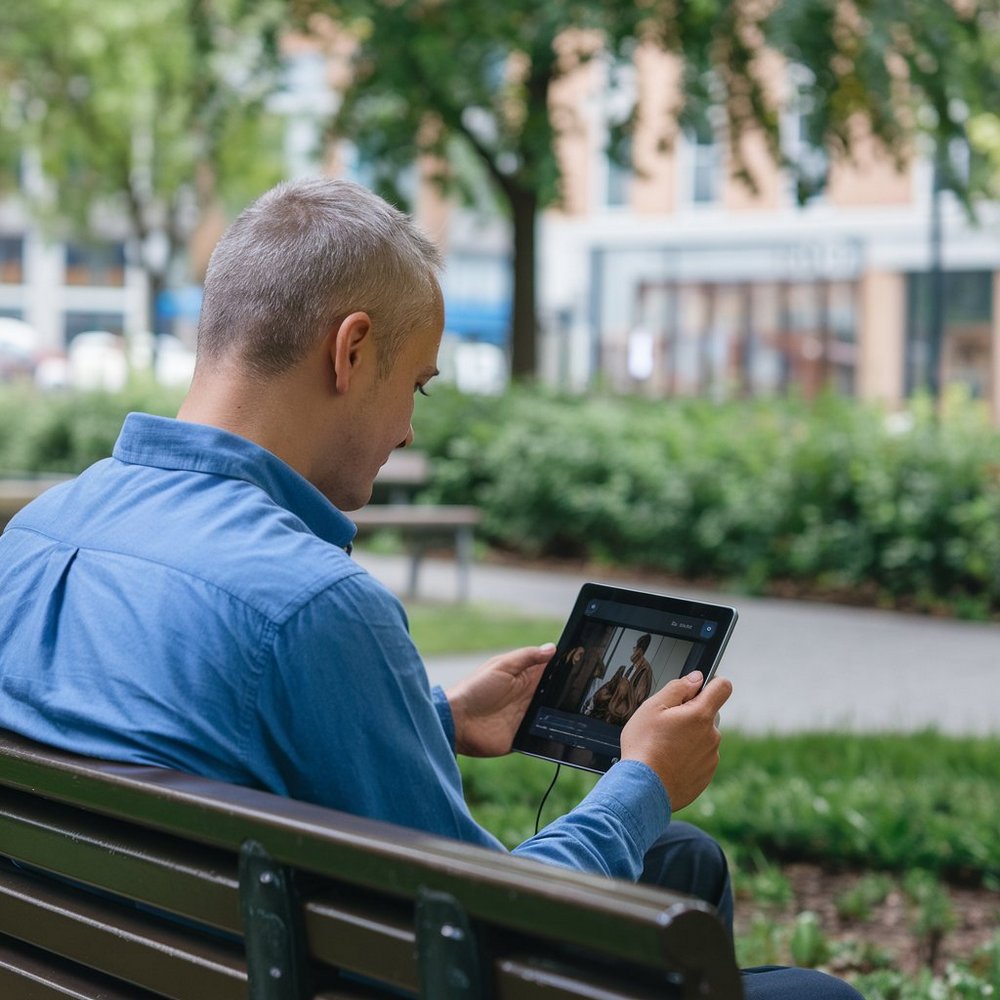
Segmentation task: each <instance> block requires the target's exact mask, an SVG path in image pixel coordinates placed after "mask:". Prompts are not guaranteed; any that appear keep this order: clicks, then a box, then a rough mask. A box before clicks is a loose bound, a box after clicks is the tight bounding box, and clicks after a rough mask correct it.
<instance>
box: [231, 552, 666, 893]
mask: <svg viewBox="0 0 1000 1000" xmlns="http://www.w3.org/2000/svg"><path fill="white" fill-rule="evenodd" d="M255 718H256V719H257V720H258V722H257V732H256V735H255V739H254V740H253V744H252V746H251V748H250V750H249V753H250V755H251V757H252V762H251V763H252V764H253V765H254V766H256V768H257V769H258V771H259V772H260V779H259V780H261V782H262V783H263V784H264V787H273V788H275V790H278V791H281V792H282V793H284V794H287V795H290V796H292V797H294V798H300V799H304V800H306V801H311V802H316V803H319V804H321V805H326V806H329V807H331V808H334V809H340V810H343V811H346V812H351V813H354V814H357V815H362V816H368V817H371V818H373V819H379V820H384V821H387V822H390V823H396V824H399V825H402V826H407V827H411V828H414V829H417V830H422V831H426V832H428V833H432V834H436V835H439V836H444V837H451V838H455V839H458V840H462V841H465V842H467V843H473V844H479V845H481V846H485V847H489V848H492V849H494V850H503V847H502V845H501V844H500V842H499V841H498V840H497V839H496V837H494V836H493V835H492V834H491V833H489V831H487V830H485V829H484V828H483V827H481V826H480V825H479V824H478V823H476V821H475V820H474V819H473V817H472V815H471V813H470V812H469V808H468V806H467V804H466V802H465V799H464V795H463V790H462V779H461V774H460V772H459V769H458V764H457V761H456V759H455V753H454V722H453V720H452V717H451V710H450V708H449V707H448V703H447V699H446V697H445V695H444V692H443V691H442V690H441V689H440V688H436V689H435V690H434V691H432V690H431V687H430V684H429V682H428V679H427V673H426V670H425V668H424V665H423V662H422V661H421V659H420V655H419V653H418V652H417V650H416V648H415V647H414V645H413V642H412V640H411V639H410V636H409V633H408V631H407V628H406V618H405V613H404V611H403V608H402V606H401V605H400V603H399V602H398V600H397V599H396V598H395V597H394V596H393V595H392V594H390V593H389V592H388V591H387V590H385V588H384V587H382V585H381V584H379V583H378V582H377V581H375V580H374V579H373V578H371V577H370V576H368V575H367V574H365V573H363V571H359V573H357V574H355V575H351V576H348V577H345V578H343V579H341V580H339V581H338V582H337V583H335V584H334V585H332V586H331V587H329V588H327V590H325V591H323V592H322V593H320V594H319V595H317V596H316V597H315V598H313V599H311V600H310V601H308V602H307V603H306V604H305V605H304V606H303V607H302V608H300V609H297V610H296V611H295V612H294V613H293V614H291V615H290V617H289V618H288V620H287V621H285V622H284V623H282V624H281V626H280V627H278V628H277V629H276V632H275V636H274V640H273V647H272V656H271V657H270V661H269V663H267V665H266V666H265V668H264V669H263V671H262V675H261V677H260V681H259V684H258V688H257V698H256V704H255ZM669 818H670V805H669V801H668V799H667V796H666V793H665V792H664V790H663V786H662V784H661V783H660V781H659V779H658V778H657V777H656V775H655V774H654V773H653V772H652V771H651V770H649V769H648V768H646V767H645V765H643V764H639V763H637V762H634V761H628V762H623V763H619V764H617V765H615V767H613V768H612V769H611V770H610V771H609V772H608V774H607V775H605V776H604V777H603V778H602V779H601V781H600V782H598V784H597V785H596V786H595V788H594V789H593V790H592V791H591V793H590V794H589V795H588V796H587V797H586V798H585V799H584V800H583V802H582V803H581V804H580V805H579V806H578V807H577V808H576V809H574V810H573V811H572V812H570V813H569V814H568V815H566V816H564V817H562V818H561V819H560V820H557V821H556V822H555V823H552V824H551V825H550V826H548V827H547V828H546V829H545V830H543V831H542V832H541V833H540V834H538V835H537V836H535V837H533V838H531V839H530V840H528V841H526V842H525V843H524V844H522V845H520V846H519V847H518V848H517V849H516V851H515V853H516V854H517V855H519V856H521V857H529V858H534V859H536V860H539V861H543V862H546V863H550V864H558V865H562V866H565V867H569V868H575V869H577V870H581V871H589V872H598V873H603V874H605V875H609V876H616V877H621V878H628V879H635V878H637V877H638V875H639V873H640V872H641V870H642V859H643V857H644V855H645V853H646V851H647V850H648V849H649V848H650V847H651V846H652V844H653V843H654V842H655V841H656V839H657V838H658V837H659V836H660V835H661V834H662V833H663V831H664V830H665V829H666V826H667V824H668V822H669Z"/></svg>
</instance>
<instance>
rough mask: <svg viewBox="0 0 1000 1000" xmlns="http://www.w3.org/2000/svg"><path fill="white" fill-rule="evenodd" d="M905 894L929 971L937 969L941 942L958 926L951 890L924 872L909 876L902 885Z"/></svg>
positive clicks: (913, 925)
mask: <svg viewBox="0 0 1000 1000" xmlns="http://www.w3.org/2000/svg"><path fill="white" fill-rule="evenodd" d="M903 890H904V892H905V893H906V895H907V896H908V897H909V899H910V902H911V904H912V906H913V916H912V921H911V926H912V928H913V933H914V934H916V935H917V937H918V939H919V940H920V941H921V943H922V945H923V949H924V954H925V961H926V962H927V967H928V968H929V969H934V968H935V966H936V965H937V960H938V954H939V952H940V950H941V942H942V941H943V940H944V936H945V935H946V934H947V933H948V931H950V930H952V929H953V928H954V926H955V911H954V909H953V908H952V905H951V897H950V896H949V895H948V890H947V888H945V886H943V885H942V884H941V883H940V882H939V881H938V880H937V879H936V878H935V877H934V876H933V875H931V874H930V873H929V872H925V871H920V870H917V871H913V872H910V873H909V874H908V875H907V876H906V878H905V879H904V881H903Z"/></svg>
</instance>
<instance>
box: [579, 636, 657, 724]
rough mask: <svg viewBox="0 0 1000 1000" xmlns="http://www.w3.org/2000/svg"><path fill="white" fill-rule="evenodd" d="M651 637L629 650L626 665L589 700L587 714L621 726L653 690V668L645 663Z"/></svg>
mask: <svg viewBox="0 0 1000 1000" xmlns="http://www.w3.org/2000/svg"><path fill="white" fill-rule="evenodd" d="M651 640H652V636H651V635H649V634H648V633H647V634H645V635H641V636H639V638H638V639H637V640H636V643H635V645H634V646H633V647H632V655H631V656H630V657H629V665H628V666H627V667H626V666H625V665H624V664H622V665H621V666H620V667H619V668H618V669H617V670H616V671H615V675H614V676H613V677H612V678H611V680H610V681H608V682H607V683H606V684H604V685H602V686H601V687H600V688H598V689H597V691H595V692H594V696H593V698H592V699H591V702H590V705H589V708H588V711H587V714H588V715H590V716H593V718H595V719H600V720H601V721H602V722H607V723H609V724H610V725H612V726H624V725H625V724H626V723H627V722H628V720H629V719H631V718H632V715H633V714H634V712H635V710H636V709H637V708H638V707H639V706H640V705H641V704H642V703H643V702H644V701H645V700H646V699H647V698H648V697H649V692H650V691H651V690H652V689H653V668H652V667H651V666H650V665H649V660H647V659H646V650H647V649H649V643H650V641H651Z"/></svg>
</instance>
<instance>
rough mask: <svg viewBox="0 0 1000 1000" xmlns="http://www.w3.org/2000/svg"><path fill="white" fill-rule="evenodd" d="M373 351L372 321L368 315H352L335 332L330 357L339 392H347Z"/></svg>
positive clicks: (362, 313)
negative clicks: (367, 356) (363, 361)
mask: <svg viewBox="0 0 1000 1000" xmlns="http://www.w3.org/2000/svg"><path fill="white" fill-rule="evenodd" d="M371 349H372V321H371V317H369V315H368V313H364V312H355V313H351V314H350V315H349V316H347V317H346V318H345V319H343V320H341V323H340V325H339V326H338V327H337V329H336V330H335V331H333V338H332V341H331V344H330V356H331V360H332V362H333V377H334V385H335V386H336V389H337V392H339V393H341V394H343V393H345V392H347V390H348V388H349V387H350V384H351V378H352V377H353V375H354V373H355V371H357V369H358V366H359V365H360V363H361V361H362V359H363V358H364V357H365V355H367V354H370V353H371Z"/></svg>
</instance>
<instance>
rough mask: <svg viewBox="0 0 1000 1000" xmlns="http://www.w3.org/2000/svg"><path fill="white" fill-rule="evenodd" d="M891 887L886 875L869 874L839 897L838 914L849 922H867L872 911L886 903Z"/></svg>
mask: <svg viewBox="0 0 1000 1000" xmlns="http://www.w3.org/2000/svg"><path fill="white" fill-rule="evenodd" d="M891 887H892V882H891V881H890V879H889V878H888V877H887V876H886V875H884V874H881V873H876V872H868V873H866V874H865V875H862V877H861V878H860V879H858V881H857V882H856V883H855V884H854V885H853V886H852V887H851V888H850V889H848V890H846V891H845V892H843V893H841V894H840V895H839V896H838V897H837V901H836V902H837V913H838V914H840V916H841V917H843V918H845V919H848V920H856V921H864V920H867V919H868V918H869V917H870V916H871V913H872V910H874V909H875V907H876V906H880V905H881V904H882V903H883V902H885V899H886V897H887V896H888V895H889V891H890V889H891Z"/></svg>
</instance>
